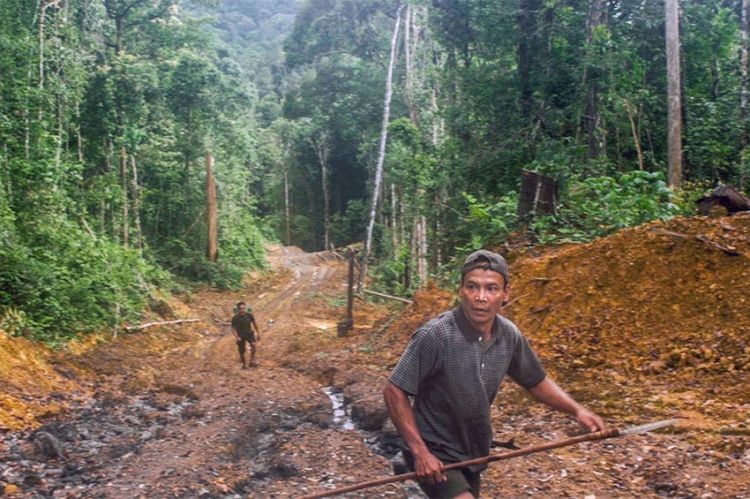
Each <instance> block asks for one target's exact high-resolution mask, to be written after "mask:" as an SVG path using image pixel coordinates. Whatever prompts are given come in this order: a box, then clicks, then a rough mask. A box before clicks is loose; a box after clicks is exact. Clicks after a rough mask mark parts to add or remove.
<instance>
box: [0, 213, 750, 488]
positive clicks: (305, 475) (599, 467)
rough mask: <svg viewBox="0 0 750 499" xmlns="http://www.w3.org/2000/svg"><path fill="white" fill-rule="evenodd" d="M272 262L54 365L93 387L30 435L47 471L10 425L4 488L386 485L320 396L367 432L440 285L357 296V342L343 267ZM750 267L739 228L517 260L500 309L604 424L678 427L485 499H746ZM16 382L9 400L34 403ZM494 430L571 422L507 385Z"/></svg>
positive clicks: (517, 477)
mask: <svg viewBox="0 0 750 499" xmlns="http://www.w3.org/2000/svg"><path fill="white" fill-rule="evenodd" d="M654 228H656V229H666V230H669V231H672V232H679V233H683V234H687V235H688V236H689V237H688V238H680V237H676V236H671V235H664V234H663V233H655V232H653V231H652V229H654ZM695 235H701V236H705V237H706V239H707V240H709V241H714V242H718V243H720V244H722V245H724V246H732V247H734V248H736V250H737V251H738V252H739V253H741V255H740V256H730V255H728V254H727V253H725V252H724V251H722V250H720V249H717V248H716V247H715V246H712V245H710V244H707V243H706V242H705V241H699V240H696V239H694V237H693V236H695ZM271 255H272V258H271V264H272V266H273V268H274V269H275V271H274V272H270V273H267V274H258V275H255V276H251V278H250V279H249V282H248V287H247V289H245V290H244V291H243V292H236V293H232V292H217V291H212V290H203V291H199V292H196V293H195V294H194V295H192V298H191V299H190V300H189V303H187V307H189V308H190V311H189V312H188V311H187V310H180V311H178V315H180V314H181V316H183V317H186V316H188V315H195V316H198V317H200V318H201V319H202V320H203V322H202V323H198V324H197V325H184V326H179V327H173V328H171V329H155V330H153V331H152V330H147V332H144V333H138V334H131V335H126V336H124V337H121V338H119V339H118V340H116V341H114V342H110V343H105V344H100V345H98V346H97V347H95V348H93V349H87V350H86V351H85V352H83V353H80V352H79V353H77V354H75V355H74V354H72V353H71V354H68V355H67V356H66V357H65V359H63V360H58V361H57V369H58V370H63V369H67V371H65V372H68V373H69V375H70V376H72V377H73V378H74V379H72V380H68V381H66V382H69V383H73V385H71V386H67V385H66V387H63V388H59V389H60V390H63V391H66V392H73V391H74V390H75V389H79V390H82V389H81V388H80V387H81V386H82V382H81V380H83V385H84V386H83V388H86V390H87V391H88V393H92V394H93V398H91V399H87V398H86V396H85V395H86V393H87V392H86V391H84V390H82V391H81V397H80V398H79V399H73V398H70V397H63V400H61V401H60V403H61V404H68V405H70V408H69V410H68V412H67V413H66V415H65V416H63V417H58V418H57V419H56V421H53V422H48V423H47V425H46V426H45V427H44V428H45V429H47V430H49V431H50V433H55V434H56V435H58V436H59V437H60V438H61V439H62V440H63V443H64V445H65V452H66V458H65V460H60V459H51V460H45V459H43V457H42V456H41V455H40V453H39V451H38V450H35V448H34V445H33V444H32V443H31V442H30V440H29V439H28V433H22V432H6V433H4V434H2V436H0V442H1V443H0V463H2V464H0V484H2V485H0V487H2V486H5V489H6V492H11V493H18V494H22V495H27V496H33V495H37V496H48V497H51V496H55V497H66V496H70V497H197V496H203V497H244V496H247V497H298V496H300V495H302V494H303V493H305V492H312V491H317V490H320V489H321V488H330V487H333V486H342V485H347V484H349V483H353V482H358V481H365V480H370V479H374V478H379V477H382V476H386V475H388V474H389V473H390V467H389V464H388V462H387V461H386V459H385V458H383V457H380V456H378V455H376V454H375V453H373V452H372V451H371V450H370V449H368V447H367V446H365V444H364V443H363V441H362V439H363V437H362V435H361V434H360V433H359V432H357V431H348V430H343V429H341V428H338V427H334V426H331V418H330V415H331V406H330V401H329V400H328V398H327V396H326V395H325V394H324V393H323V392H322V387H323V385H333V386H335V387H337V388H339V389H341V390H343V392H344V394H345V396H346V397H347V398H348V399H349V401H350V402H352V407H353V412H355V413H356V414H357V415H358V416H359V417H360V420H361V421H362V424H364V425H365V426H368V425H369V426H372V427H378V426H379V425H382V424H383V420H384V412H383V408H382V402H381V399H380V389H381V387H382V382H383V380H384V379H385V378H386V376H387V375H388V372H389V371H390V369H391V368H392V367H393V365H394V364H395V363H396V362H397V360H398V357H399V355H400V353H401V351H402V349H403V347H404V345H405V343H406V341H408V337H409V335H410V333H411V332H412V331H413V330H414V329H415V328H416V327H417V326H418V325H419V324H421V323H422V322H424V320H426V319H429V318H430V317H432V316H433V315H435V314H436V313H437V312H439V311H442V310H445V309H447V308H450V307H451V306H452V304H453V301H454V293H453V292H449V291H444V290H440V289H437V288H430V289H427V290H425V291H422V292H420V293H419V294H418V295H417V297H416V301H415V304H414V305H412V306H409V307H406V308H405V309H402V308H401V307H400V306H390V305H373V304H363V303H362V302H359V301H358V302H356V317H355V324H356V327H355V329H354V331H352V333H351V334H350V335H349V336H348V337H346V338H338V337H337V335H336V322H337V321H338V320H340V319H341V318H342V315H343V310H344V305H345V302H344V292H345V287H344V286H345V285H344V283H345V263H344V262H341V261H338V260H336V259H333V258H332V257H331V255H328V254H305V253H302V252H300V251H299V250H294V249H292V248H285V249H275V250H274V251H273V252H272V253H271ZM749 257H750V218H742V217H729V218H722V219H691V220H677V221H672V222H669V223H666V224H653V225H652V226H645V227H640V228H637V229H632V230H629V231H623V232H621V233H619V234H617V235H615V236H613V237H610V238H607V239H602V240H600V241H596V242H594V243H592V244H589V245H577V246H569V247H567V248H557V249H553V250H549V251H544V252H539V253H538V254H531V253H528V254H526V255H523V256H520V257H518V258H515V259H514V261H513V262H512V276H513V277H512V279H513V281H512V284H513V297H512V298H515V301H513V302H512V304H511V305H510V306H509V308H508V310H507V312H508V314H509V315H511V316H512V317H513V319H514V320H515V321H517V323H518V324H519V326H520V327H521V329H522V330H524V332H525V333H526V334H527V336H529V338H530V339H531V341H532V343H533V345H534V346H535V348H536V349H537V350H538V351H539V353H540V356H542V357H543V358H544V361H545V366H546V367H547V368H548V370H549V371H550V372H551V373H552V375H553V376H554V377H555V378H556V379H557V380H558V381H559V382H560V383H561V384H562V385H563V386H565V387H566V388H568V389H569V390H570V391H571V392H573V393H574V394H575V395H576V397H577V398H578V399H579V400H581V401H582V402H584V403H586V404H588V405H589V406H591V407H592V408H593V409H595V410H597V411H599V412H601V413H602V415H604V416H605V417H606V418H607V420H608V421H609V422H610V424H611V425H613V426H624V425H628V424H631V423H639V422H645V421H650V420H653V419H657V418H662V417H671V416H675V415H677V416H683V417H685V418H686V419H685V423H684V424H681V425H680V428H678V429H677V430H674V431H671V432H666V433H660V434H652V435H647V436H637V437H636V436H633V437H626V438H622V439H617V440H612V441H608V442H605V443H591V444H585V445H582V446H579V447H574V448H567V449H563V450H558V451H554V452H550V453H545V454H539V455H535V456H529V457H527V458H522V459H516V460H511V461H506V462H503V463H498V464H496V465H493V466H491V468H490V469H489V470H488V472H487V473H485V480H484V482H483V484H484V491H485V494H483V496H485V497H498V496H509V497H519V496H529V495H534V496H541V497H558V496H562V497H586V496H596V497H633V496H645V497H656V496H679V497H750V485H749V484H750V441H749V440H748V438H749V437H748V429H749V425H750V405H749V397H748V388H747V386H748V384H747V382H748V376H749V375H750V364H748V354H749V353H750V350H748V345H749V344H750V337H749V336H748V331H750V329H748V328H749V327H750V322H749V321H750V314H748V312H747V307H746V306H743V303H744V302H743V301H742V299H746V300H747V299H750V298H748V297H747V294H746V289H747V282H748V280H747V276H748V275H750V264H749V260H748V258H749ZM240 298H244V299H246V300H247V301H248V302H249V303H251V305H252V306H253V309H254V312H255V314H256V316H257V318H258V319H259V321H260V326H261V331H262V341H261V342H260V344H259V360H260V364H261V365H260V367H259V368H256V369H251V370H240V369H239V362H238V360H237V354H236V350H235V346H234V344H233V341H232V338H231V335H230V334H229V331H228V329H227V325H226V323H225V322H224V321H226V320H227V319H228V318H229V315H230V314H231V308H232V305H233V303H234V302H236V301H237V300H238V299H240ZM63 378H64V377H63ZM76 383H77V384H76ZM2 386H8V387H10V385H2ZM74 386H75V387H79V388H75V387H74ZM54 389H58V388H54ZM13 390H15V392H14V393H15V394H16V395H15V396H16V399H15V400H22V397H21V395H22V394H23V393H27V394H28V393H32V391H31V388H30V387H28V386H26V387H19V386H17V385H14V386H13ZM24 390H25V391H24ZM47 393H49V390H48V391H47ZM29 417H31V416H29ZM493 420H494V423H495V428H496V431H497V433H498V438H500V439H507V438H515V441H516V443H517V444H518V445H520V446H527V445H533V444H536V443H540V442H545V441H548V440H552V439H555V438H561V437H564V436H565V435H566V433H569V432H572V431H575V430H576V428H575V425H574V424H572V423H571V422H570V420H569V419H568V418H566V417H564V416H561V415H558V414H554V413H550V412H549V411H547V410H546V409H544V408H543V407H540V406H539V405H538V404H534V403H532V402H531V401H529V400H528V399H527V398H526V397H525V395H524V394H523V393H522V392H521V391H519V390H518V389H516V388H514V387H513V386H512V385H510V384H507V385H505V386H504V389H503V392H501V394H500V395H499V397H498V403H497V410H496V411H495V413H494V415H493ZM25 421H26V422H28V421H29V419H28V418H27V420H25ZM389 431H392V429H390V430H389V428H388V425H387V424H386V425H385V432H386V433H387V432H389ZM403 490H404V489H402V488H401V487H400V486H398V485H391V486H384V487H381V488H379V489H372V490H369V491H363V493H361V494H359V495H358V496H361V497H379V496H383V495H395V496H396V497H398V496H404V491H403ZM355 495H357V494H355Z"/></svg>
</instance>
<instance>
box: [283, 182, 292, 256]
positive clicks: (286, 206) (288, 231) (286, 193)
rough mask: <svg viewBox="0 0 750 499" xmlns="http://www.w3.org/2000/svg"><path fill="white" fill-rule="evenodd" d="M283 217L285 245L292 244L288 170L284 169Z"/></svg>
mask: <svg viewBox="0 0 750 499" xmlns="http://www.w3.org/2000/svg"><path fill="white" fill-rule="evenodd" d="M284 217H285V219H286V245H287V246H290V245H291V244H292V229H291V221H290V218H291V209H290V208H289V172H288V171H286V170H284Z"/></svg>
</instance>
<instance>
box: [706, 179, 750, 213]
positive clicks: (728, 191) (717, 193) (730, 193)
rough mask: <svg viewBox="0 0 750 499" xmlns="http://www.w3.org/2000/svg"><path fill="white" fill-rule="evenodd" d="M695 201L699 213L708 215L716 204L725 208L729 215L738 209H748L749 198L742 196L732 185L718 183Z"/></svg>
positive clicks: (749, 207)
mask: <svg viewBox="0 0 750 499" xmlns="http://www.w3.org/2000/svg"><path fill="white" fill-rule="evenodd" d="M696 203H697V204H698V212H699V213H700V214H701V215H708V214H709V213H711V212H712V210H713V209H714V208H715V207H718V206H723V207H724V208H726V210H727V212H728V213H729V214H730V215H731V214H733V213H737V212H740V211H750V198H747V197H746V196H743V195H742V194H740V193H739V192H738V191H737V190H736V189H735V188H734V187H730V186H728V185H720V186H719V187H717V188H716V189H714V190H713V191H712V192H711V194H709V195H708V196H705V197H702V198H700V199H699V200H698V201H696Z"/></svg>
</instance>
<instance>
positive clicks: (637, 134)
mask: <svg viewBox="0 0 750 499" xmlns="http://www.w3.org/2000/svg"><path fill="white" fill-rule="evenodd" d="M625 112H626V113H627V115H628V120H630V131H631V133H632V134H633V142H634V143H635V150H636V152H637V153H638V168H639V169H640V170H641V171H643V170H644V169H645V160H644V158H643V149H642V147H641V127H640V125H639V123H640V115H641V111H640V109H638V113H637V115H636V116H633V108H632V104H631V103H630V102H628V101H625ZM636 119H637V120H638V122H637V123H636Z"/></svg>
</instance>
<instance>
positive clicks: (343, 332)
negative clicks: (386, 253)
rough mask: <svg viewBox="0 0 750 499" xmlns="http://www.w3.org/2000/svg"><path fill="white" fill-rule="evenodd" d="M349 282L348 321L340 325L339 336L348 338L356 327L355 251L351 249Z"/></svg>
mask: <svg viewBox="0 0 750 499" xmlns="http://www.w3.org/2000/svg"><path fill="white" fill-rule="evenodd" d="M348 257H349V281H348V283H347V284H348V285H347V288H346V319H344V320H343V321H341V322H339V324H338V335H339V336H340V337H341V336H346V333H348V332H349V331H350V330H351V328H352V327H354V250H353V249H351V248H349V255H348Z"/></svg>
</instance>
